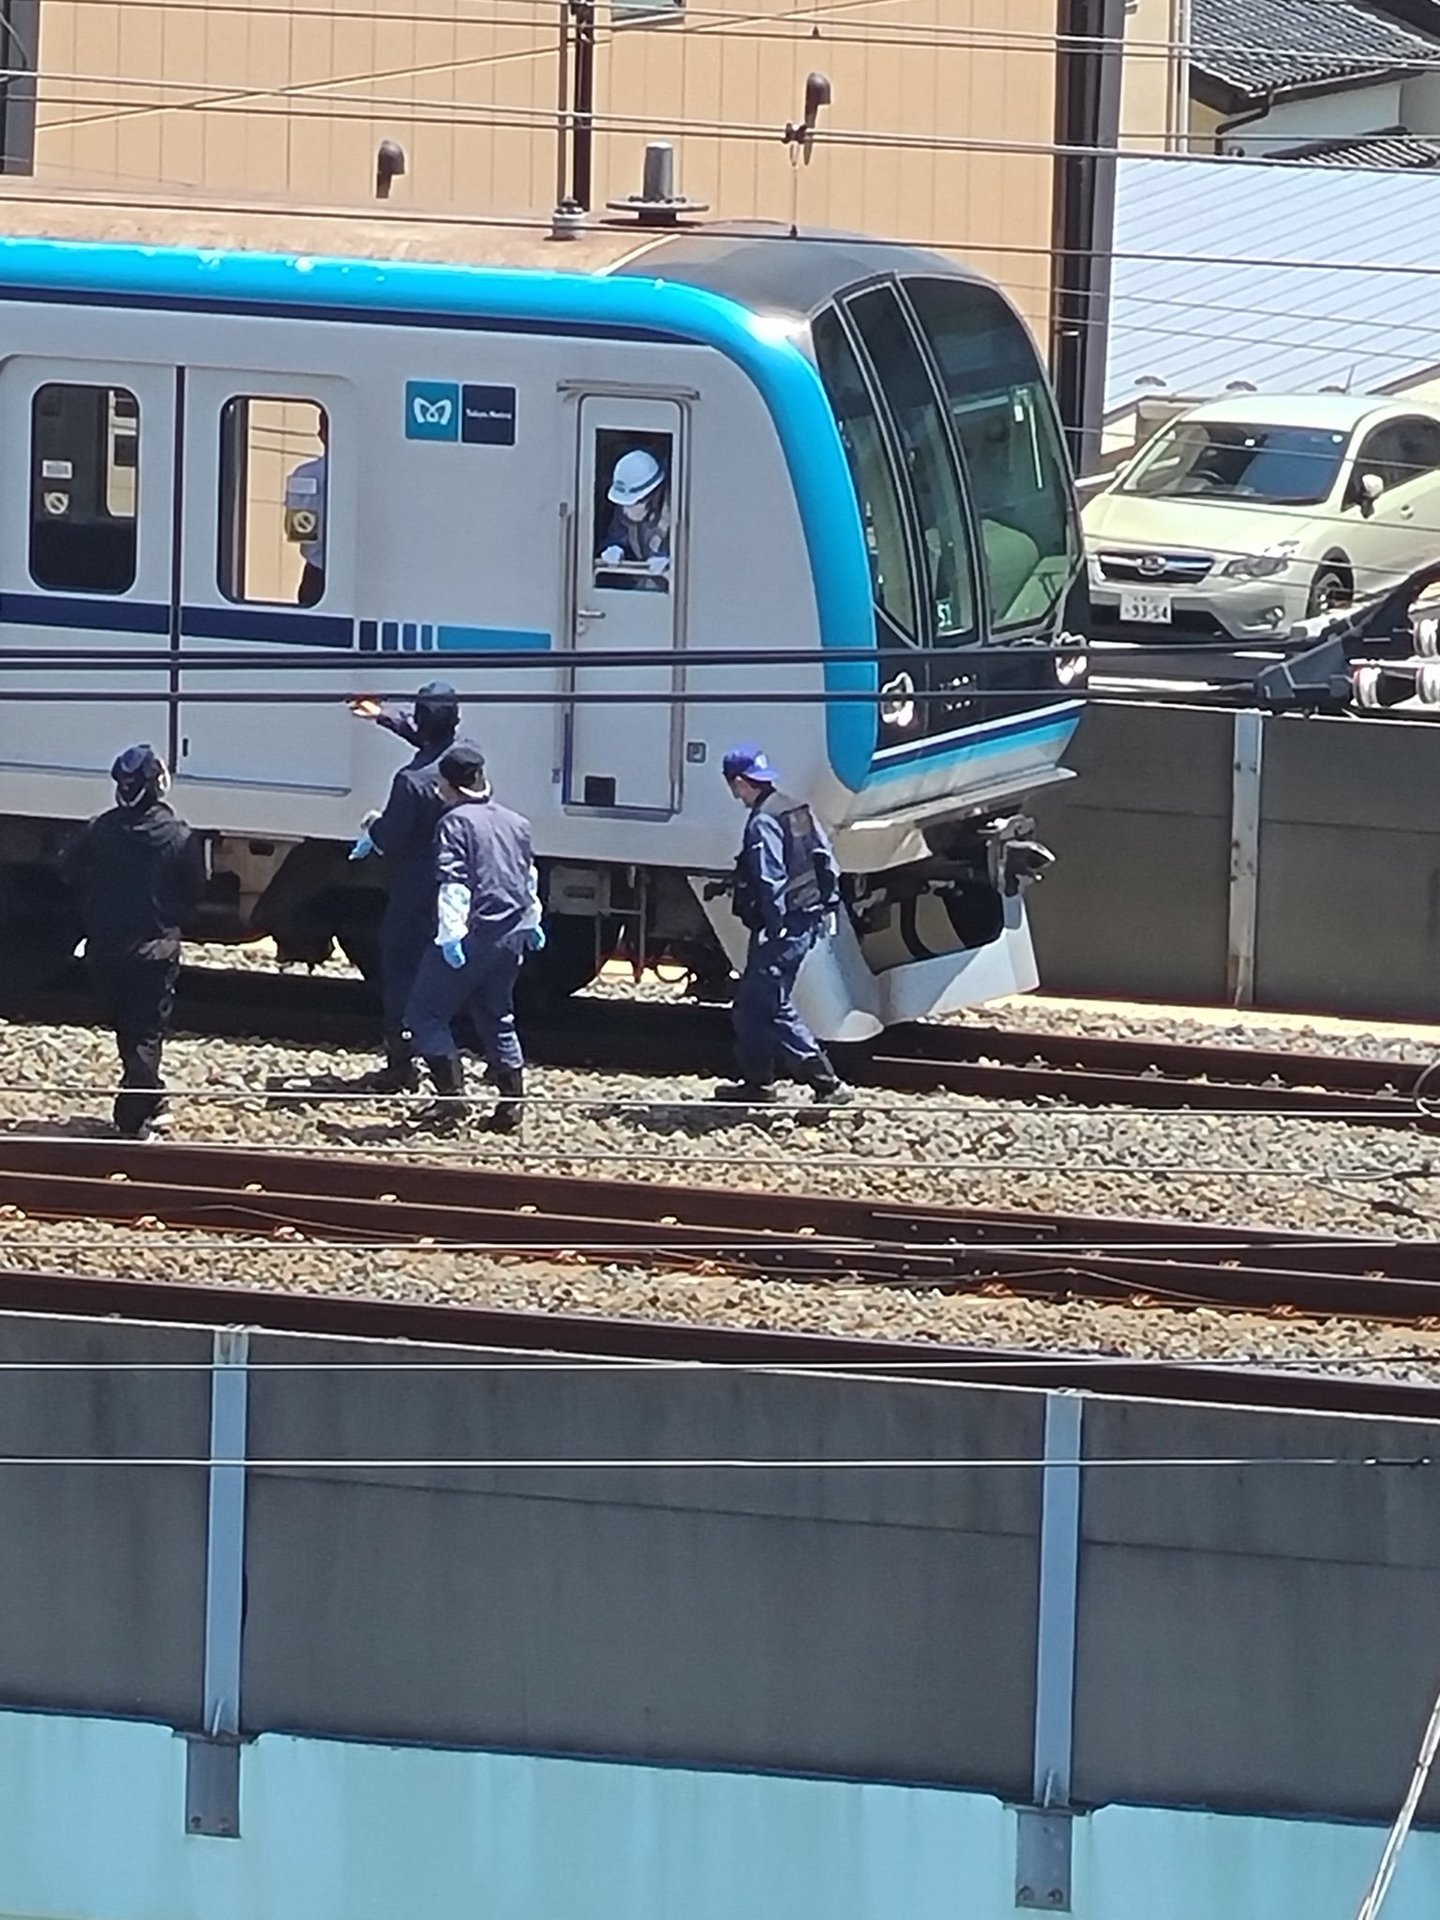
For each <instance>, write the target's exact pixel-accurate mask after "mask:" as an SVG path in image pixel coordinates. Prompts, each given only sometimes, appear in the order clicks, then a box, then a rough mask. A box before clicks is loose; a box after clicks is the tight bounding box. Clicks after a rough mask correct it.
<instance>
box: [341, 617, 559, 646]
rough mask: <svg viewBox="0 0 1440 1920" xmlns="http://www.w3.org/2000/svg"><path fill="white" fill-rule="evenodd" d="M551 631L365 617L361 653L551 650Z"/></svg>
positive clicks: (361, 629) (362, 622) (552, 642)
mask: <svg viewBox="0 0 1440 1920" xmlns="http://www.w3.org/2000/svg"><path fill="white" fill-rule="evenodd" d="M553 645H554V641H553V639H552V638H551V636H550V635H549V634H548V633H537V632H536V631H534V629H532V628H528V627H450V626H436V625H435V624H433V623H432V622H430V621H419V622H417V621H410V620H405V621H400V620H362V621H361V622H360V651H361V653H548V652H549V650H550V648H551V647H552V646H553Z"/></svg>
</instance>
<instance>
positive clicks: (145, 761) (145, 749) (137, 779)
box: [110, 740, 165, 787]
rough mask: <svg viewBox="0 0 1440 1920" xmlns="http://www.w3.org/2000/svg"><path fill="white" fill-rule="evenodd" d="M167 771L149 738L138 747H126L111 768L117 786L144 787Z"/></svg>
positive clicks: (111, 775) (111, 774) (112, 777)
mask: <svg viewBox="0 0 1440 1920" xmlns="http://www.w3.org/2000/svg"><path fill="white" fill-rule="evenodd" d="M164 771H165V768H164V764H163V762H162V761H161V759H160V756H159V754H158V753H156V751H155V749H154V748H153V747H152V746H151V745H150V743H149V741H148V740H145V741H142V742H141V744H140V745H139V746H138V747H126V749H125V751H124V752H123V753H122V754H120V755H119V756H118V757H117V759H116V761H115V764H114V766H113V767H111V769H110V778H111V779H112V780H113V781H114V782H115V784H116V786H117V787H144V786H149V785H151V784H152V783H153V782H154V781H156V780H158V779H159V778H160V775H161V774H162V773H163V772H164Z"/></svg>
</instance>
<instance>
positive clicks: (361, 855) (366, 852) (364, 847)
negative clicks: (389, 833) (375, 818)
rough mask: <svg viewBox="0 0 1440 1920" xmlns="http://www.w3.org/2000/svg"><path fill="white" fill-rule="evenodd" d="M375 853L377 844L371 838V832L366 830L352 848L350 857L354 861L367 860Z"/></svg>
mask: <svg viewBox="0 0 1440 1920" xmlns="http://www.w3.org/2000/svg"><path fill="white" fill-rule="evenodd" d="M374 851H375V842H374V841H373V840H372V839H371V838H370V834H369V830H368V829H366V830H365V831H363V832H362V833H361V835H360V838H359V839H358V840H357V841H356V842H355V844H354V846H353V847H351V849H350V854H349V857H350V859H352V860H366V859H368V858H369V857H370V855H371V854H372V853H373V852H374Z"/></svg>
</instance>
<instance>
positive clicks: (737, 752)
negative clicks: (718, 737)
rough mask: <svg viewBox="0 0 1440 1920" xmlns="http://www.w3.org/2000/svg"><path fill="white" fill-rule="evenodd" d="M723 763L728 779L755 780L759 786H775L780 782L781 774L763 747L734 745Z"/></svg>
mask: <svg viewBox="0 0 1440 1920" xmlns="http://www.w3.org/2000/svg"><path fill="white" fill-rule="evenodd" d="M722 764H723V771H724V774H725V778H726V779H727V780H753V781H754V783H755V785H756V786H757V787H773V786H776V785H777V784H778V783H779V779H780V776H779V774H778V773H777V772H776V771H775V769H774V767H772V766H771V764H770V762H769V759H768V758H767V757H766V753H765V749H764V748H763V747H732V748H731V749H730V751H729V753H727V754H726V756H725V759H724V762H723V763H722Z"/></svg>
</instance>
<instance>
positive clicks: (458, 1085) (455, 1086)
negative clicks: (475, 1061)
mask: <svg viewBox="0 0 1440 1920" xmlns="http://www.w3.org/2000/svg"><path fill="white" fill-rule="evenodd" d="M425 1068H426V1071H427V1072H428V1073H429V1075H430V1078H431V1079H432V1080H433V1081H434V1083H435V1092H436V1094H437V1096H438V1098H436V1099H434V1100H432V1101H431V1102H430V1104H429V1105H428V1106H425V1107H422V1108H421V1109H420V1111H419V1113H417V1114H416V1116H415V1124H416V1126H417V1127H429V1128H431V1129H432V1130H433V1131H436V1132H448V1131H449V1130H450V1129H451V1128H452V1127H458V1126H459V1125H460V1123H461V1122H462V1121H463V1120H464V1118H465V1116H466V1114H467V1113H468V1111H469V1106H468V1103H467V1102H466V1099H465V1069H464V1067H463V1066H462V1065H461V1064H460V1059H459V1056H458V1055H457V1056H455V1057H454V1058H453V1059H452V1058H451V1056H450V1055H449V1054H445V1053H439V1054H435V1055H433V1056H432V1055H430V1054H427V1055H426V1056H425Z"/></svg>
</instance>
